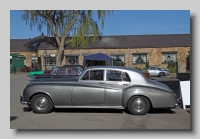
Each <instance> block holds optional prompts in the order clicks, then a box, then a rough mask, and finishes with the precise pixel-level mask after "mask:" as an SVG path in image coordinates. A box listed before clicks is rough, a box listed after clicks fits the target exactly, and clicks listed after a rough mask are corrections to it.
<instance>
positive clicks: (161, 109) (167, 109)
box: [148, 108, 176, 114]
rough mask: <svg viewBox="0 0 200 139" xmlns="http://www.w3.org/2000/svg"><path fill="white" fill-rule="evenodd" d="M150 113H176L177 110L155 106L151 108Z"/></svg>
mask: <svg viewBox="0 0 200 139" xmlns="http://www.w3.org/2000/svg"><path fill="white" fill-rule="evenodd" d="M148 113H149V114H175V113H176V112H175V111H173V110H171V109H169V108H154V109H150V111H149V112H148Z"/></svg>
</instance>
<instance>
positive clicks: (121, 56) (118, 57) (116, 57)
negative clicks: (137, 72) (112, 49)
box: [111, 55, 125, 63]
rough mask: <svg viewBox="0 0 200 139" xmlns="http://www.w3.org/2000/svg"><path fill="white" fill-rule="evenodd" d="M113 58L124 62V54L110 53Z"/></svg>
mask: <svg viewBox="0 0 200 139" xmlns="http://www.w3.org/2000/svg"><path fill="white" fill-rule="evenodd" d="M111 57H112V58H113V60H116V61H122V62H123V63H124V59H125V56H124V55H111Z"/></svg>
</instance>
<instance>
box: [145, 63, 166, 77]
mask: <svg viewBox="0 0 200 139" xmlns="http://www.w3.org/2000/svg"><path fill="white" fill-rule="evenodd" d="M147 70H148V71H149V73H150V76H159V77H164V76H169V75H170V72H169V71H168V70H167V69H164V68H160V67H158V66H149V67H148V68H147Z"/></svg>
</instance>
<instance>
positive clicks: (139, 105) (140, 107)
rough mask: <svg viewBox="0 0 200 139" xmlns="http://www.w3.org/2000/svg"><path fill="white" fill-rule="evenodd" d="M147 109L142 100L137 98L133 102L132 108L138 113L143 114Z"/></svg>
mask: <svg viewBox="0 0 200 139" xmlns="http://www.w3.org/2000/svg"><path fill="white" fill-rule="evenodd" d="M146 107H147V106H146V103H145V101H144V100H143V99H141V98H136V99H134V100H133V102H132V108H133V110H134V111H136V112H142V111H144V110H145V109H146Z"/></svg>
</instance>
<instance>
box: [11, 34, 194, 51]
mask: <svg viewBox="0 0 200 139" xmlns="http://www.w3.org/2000/svg"><path fill="white" fill-rule="evenodd" d="M42 35H43V34H42ZM45 37H46V36H44V35H43V38H42V37H39V38H40V39H38V40H40V41H39V44H38V48H37V49H38V50H44V49H46V50H55V49H56V47H55V46H53V45H52V44H50V43H48V42H46V41H44V40H45ZM42 39H43V41H41V40H42ZM33 40H34V41H33ZM35 40H36V39H11V40H10V45H11V46H10V50H11V51H16V50H18V51H27V50H30V48H33V47H30V46H31V45H30V44H33V42H37V41H35ZM30 42H32V43H30ZM27 44H29V47H30V48H27V46H28V45H27ZM190 45H191V37H190V34H161V35H124V36H102V37H100V38H99V39H98V40H97V41H96V42H95V43H89V45H88V46H87V47H85V49H107V48H115V49H117V48H160V47H190ZM77 48H78V49H81V48H80V47H77ZM65 49H72V47H71V46H66V48H65Z"/></svg>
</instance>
